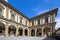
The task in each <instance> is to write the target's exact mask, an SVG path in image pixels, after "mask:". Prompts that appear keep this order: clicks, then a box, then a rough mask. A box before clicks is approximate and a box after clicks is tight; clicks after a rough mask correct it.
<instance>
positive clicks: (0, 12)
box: [0, 8, 2, 17]
mask: <svg viewBox="0 0 60 40" xmlns="http://www.w3.org/2000/svg"><path fill="white" fill-rule="evenodd" d="M1 16H2V9H1V8H0V17H1Z"/></svg>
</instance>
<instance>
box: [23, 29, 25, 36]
mask: <svg viewBox="0 0 60 40" xmlns="http://www.w3.org/2000/svg"><path fill="white" fill-rule="evenodd" d="M24 31H25V29H24V28H23V36H24V35H25V33H24Z"/></svg>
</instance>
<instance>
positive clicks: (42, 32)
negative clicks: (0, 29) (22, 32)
mask: <svg viewBox="0 0 60 40" xmlns="http://www.w3.org/2000/svg"><path fill="white" fill-rule="evenodd" d="M43 29H44V28H42V37H43Z"/></svg>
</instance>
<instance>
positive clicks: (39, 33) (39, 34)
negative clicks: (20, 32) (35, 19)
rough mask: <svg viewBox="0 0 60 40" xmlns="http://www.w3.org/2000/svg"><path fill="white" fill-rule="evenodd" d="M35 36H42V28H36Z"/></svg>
mask: <svg viewBox="0 0 60 40" xmlns="http://www.w3.org/2000/svg"><path fill="white" fill-rule="evenodd" d="M37 36H42V29H40V28H37Z"/></svg>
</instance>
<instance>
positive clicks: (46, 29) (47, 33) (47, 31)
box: [43, 27, 50, 36]
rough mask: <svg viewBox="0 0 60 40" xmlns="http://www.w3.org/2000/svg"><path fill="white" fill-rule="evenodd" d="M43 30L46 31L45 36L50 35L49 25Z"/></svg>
mask: <svg viewBox="0 0 60 40" xmlns="http://www.w3.org/2000/svg"><path fill="white" fill-rule="evenodd" d="M43 32H44V35H45V36H49V32H50V28H49V27H45V28H44V30H43Z"/></svg>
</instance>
